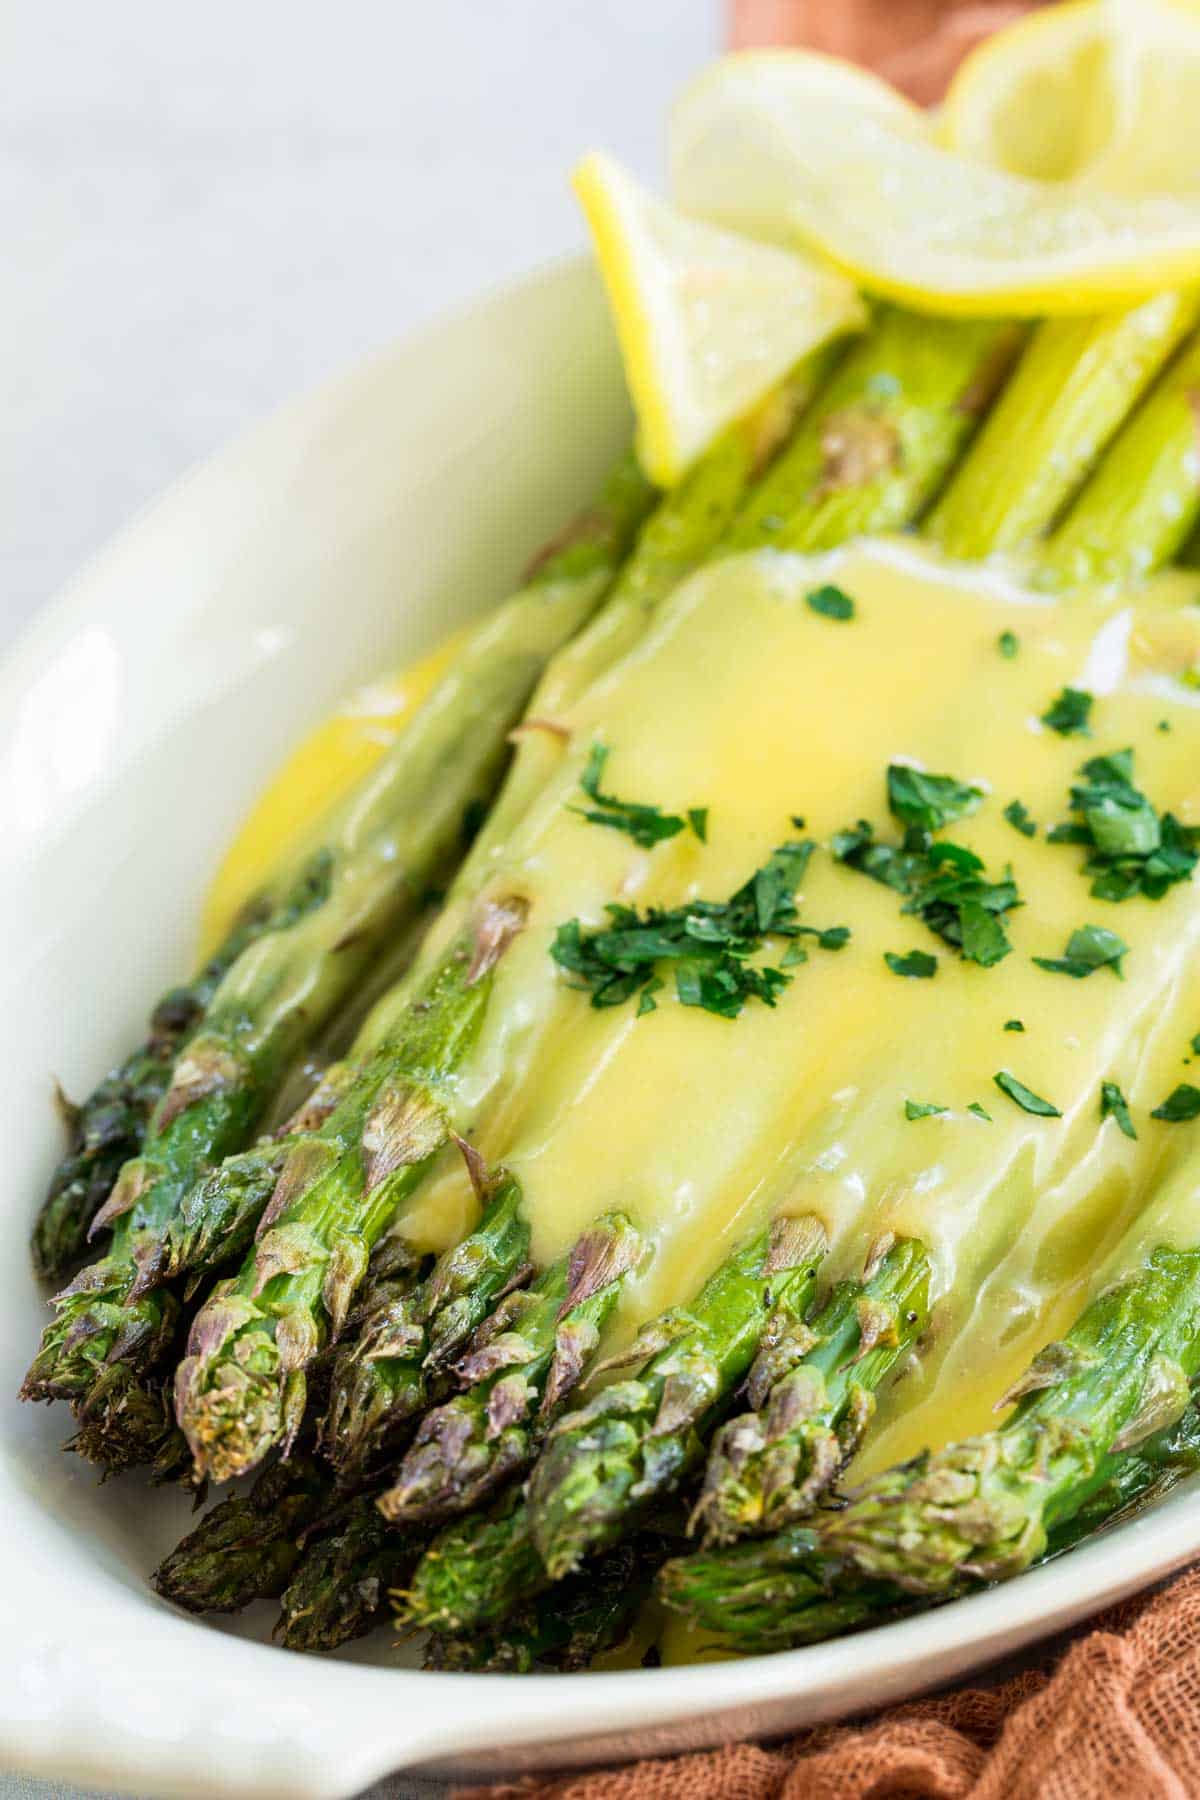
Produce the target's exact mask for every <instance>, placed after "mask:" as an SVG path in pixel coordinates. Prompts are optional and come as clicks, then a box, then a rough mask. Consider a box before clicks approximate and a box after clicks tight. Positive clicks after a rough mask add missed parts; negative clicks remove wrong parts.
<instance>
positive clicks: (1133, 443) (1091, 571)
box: [1037, 338, 1200, 588]
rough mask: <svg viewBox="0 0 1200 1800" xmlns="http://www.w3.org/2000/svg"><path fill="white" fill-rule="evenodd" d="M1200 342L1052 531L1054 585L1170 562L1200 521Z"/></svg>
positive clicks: (1043, 573) (1105, 579)
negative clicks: (1199, 469) (1199, 463)
mask: <svg viewBox="0 0 1200 1800" xmlns="http://www.w3.org/2000/svg"><path fill="white" fill-rule="evenodd" d="M1198 394H1200V339H1198V338H1194V339H1192V341H1191V342H1190V343H1188V344H1186V345H1185V346H1184V348H1183V350H1182V351H1181V352H1180V353H1179V355H1178V356H1177V357H1176V358H1175V360H1174V361H1173V362H1172V363H1171V364H1170V365H1169V366H1168V367H1167V369H1166V371H1165V372H1164V374H1163V375H1162V376H1161V377H1160V379H1159V380H1158V382H1157V383H1156V384H1155V385H1154V387H1153V388H1151V390H1150V392H1149V394H1148V395H1147V397H1146V399H1145V400H1143V402H1142V404H1141V406H1140V407H1138V409H1137V411H1136V412H1135V413H1134V414H1133V416H1132V418H1131V419H1130V420H1129V422H1128V423H1127V424H1126V425H1125V426H1124V427H1123V428H1122V430H1121V431H1120V432H1119V433H1118V434H1117V436H1116V438H1114V440H1113V442H1112V444H1111V445H1110V447H1109V449H1108V452H1107V454H1106V455H1105V456H1104V457H1103V458H1102V460H1101V462H1100V465H1099V467H1098V468H1097V469H1096V472H1095V474H1094V475H1092V477H1091V479H1090V480H1089V481H1088V482H1087V484H1086V486H1085V487H1084V488H1083V491H1082V492H1081V493H1080V495H1079V497H1078V499H1077V500H1076V501H1075V503H1074V505H1073V506H1072V507H1071V508H1070V510H1069V511H1068V513H1067V515H1066V517H1065V518H1064V519H1063V521H1062V523H1061V524H1060V525H1059V526H1058V528H1057V529H1056V530H1055V531H1054V532H1053V533H1052V535H1051V537H1050V539H1049V540H1048V542H1047V545H1046V548H1045V551H1044V553H1043V555H1042V556H1041V558H1040V559H1039V565H1038V577H1037V578H1038V580H1039V582H1040V583H1041V584H1042V585H1043V586H1045V587H1048V588H1058V587H1072V586H1080V585H1084V584H1087V583H1093V582H1097V583H1100V582H1102V583H1115V582H1120V581H1126V580H1129V579H1131V578H1133V577H1136V576H1140V575H1148V574H1150V573H1151V571H1152V570H1154V569H1157V568H1160V567H1161V566H1162V564H1164V563H1167V562H1170V560H1171V558H1172V557H1173V556H1174V555H1175V553H1176V551H1177V550H1179V549H1180V548H1181V547H1182V546H1183V544H1184V543H1185V542H1186V541H1187V538H1188V536H1189V534H1190V532H1191V530H1192V527H1193V526H1194V525H1195V524H1196V521H1197V518H1200V482H1198V481H1197V479H1196V431H1197V426H1196V408H1197V395H1198Z"/></svg>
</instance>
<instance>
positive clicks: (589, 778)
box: [570, 744, 708, 850]
mask: <svg viewBox="0 0 1200 1800" xmlns="http://www.w3.org/2000/svg"><path fill="white" fill-rule="evenodd" d="M608 757H609V747H608V745H607V744H593V745H592V747H591V750H590V751H589V752H588V759H587V764H586V766H585V768H584V771H583V774H582V775H581V776H580V777H579V785H580V787H581V788H582V789H583V791H584V793H585V794H586V795H587V797H588V799H589V800H592V801H594V803H595V804H594V805H593V806H590V807H589V806H573V807H571V809H570V810H571V811H572V812H574V813H578V814H579V816H580V818H583V819H586V820H587V822H588V824H589V825H606V826H607V827H608V828H609V829H610V830H611V831H623V832H625V834H626V835H627V836H628V837H631V838H632V839H633V841H634V843H635V844H637V845H638V846H639V848H641V849H643V850H651V849H653V847H654V845H655V844H661V843H662V842H664V840H665V839H667V838H673V837H677V836H678V835H679V833H680V832H681V831H683V830H685V829H686V827H687V824H688V823H689V822H690V824H691V827H692V830H693V831H694V832H695V833H696V836H697V837H698V838H700V839H701V841H702V842H703V841H704V833H705V831H707V829H708V809H707V807H693V808H692V810H691V811H690V812H689V813H688V817H687V820H684V819H682V818H681V817H680V815H679V814H678V813H665V812H664V811H663V810H662V808H661V807H660V806H647V805H643V804H642V803H641V802H639V801H636V800H618V799H617V797H616V796H615V795H614V794H606V793H604V792H603V791H602V790H601V786H600V784H601V782H602V781H603V779H604V765H605V763H606V762H607V761H608ZM697 819H699V820H700V821H701V824H702V826H703V829H701V826H698V825H697V823H696V821H697Z"/></svg>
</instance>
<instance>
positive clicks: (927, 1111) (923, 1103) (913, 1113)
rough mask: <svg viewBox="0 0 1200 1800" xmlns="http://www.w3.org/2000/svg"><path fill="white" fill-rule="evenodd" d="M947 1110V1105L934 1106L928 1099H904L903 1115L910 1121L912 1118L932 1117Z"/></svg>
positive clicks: (948, 1109)
mask: <svg viewBox="0 0 1200 1800" xmlns="http://www.w3.org/2000/svg"><path fill="white" fill-rule="evenodd" d="M949 1111H950V1108H949V1107H948V1106H935V1105H934V1104H933V1102H932V1101H930V1100H906V1101H905V1102H904V1116H905V1118H906V1119H908V1120H909V1122H910V1123H911V1121H912V1120H913V1119H932V1118H934V1117H936V1115H937V1114H938V1113H946V1112H949Z"/></svg>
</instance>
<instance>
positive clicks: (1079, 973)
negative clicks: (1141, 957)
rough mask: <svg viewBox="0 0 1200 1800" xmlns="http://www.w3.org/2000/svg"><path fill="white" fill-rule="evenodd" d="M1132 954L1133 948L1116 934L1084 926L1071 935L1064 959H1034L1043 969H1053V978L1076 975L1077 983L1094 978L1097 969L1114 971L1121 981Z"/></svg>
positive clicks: (1093, 926)
mask: <svg viewBox="0 0 1200 1800" xmlns="http://www.w3.org/2000/svg"><path fill="white" fill-rule="evenodd" d="M1128 955H1129V945H1128V944H1127V943H1125V942H1124V940H1123V939H1122V938H1119V937H1118V936H1117V934H1116V932H1115V931H1109V930H1108V929H1107V927H1106V926H1104V925H1081V926H1080V927H1079V930H1078V931H1073V932H1072V933H1071V936H1070V938H1069V939H1068V940H1067V948H1066V951H1065V953H1064V954H1063V955H1062V956H1035V957H1034V959H1033V960H1034V962H1035V963H1036V964H1037V966H1038V968H1039V969H1049V970H1050V972H1051V974H1052V975H1073V976H1074V978H1075V980H1076V981H1082V980H1083V979H1084V977H1085V976H1087V975H1094V974H1095V973H1096V970H1097V969H1111V970H1112V972H1113V974H1114V975H1115V976H1116V977H1117V978H1118V980H1120V979H1121V978H1122V977H1123V974H1124V971H1123V970H1122V968H1121V964H1122V962H1123V960H1124V959H1125V957H1127V956H1128Z"/></svg>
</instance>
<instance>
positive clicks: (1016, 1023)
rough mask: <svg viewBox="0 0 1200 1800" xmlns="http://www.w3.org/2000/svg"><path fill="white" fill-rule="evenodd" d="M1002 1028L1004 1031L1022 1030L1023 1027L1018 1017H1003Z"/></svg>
mask: <svg viewBox="0 0 1200 1800" xmlns="http://www.w3.org/2000/svg"><path fill="white" fill-rule="evenodd" d="M1004 1029H1005V1031H1024V1029H1025V1027H1024V1025H1022V1023H1021V1021H1020V1019H1005V1021H1004Z"/></svg>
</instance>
